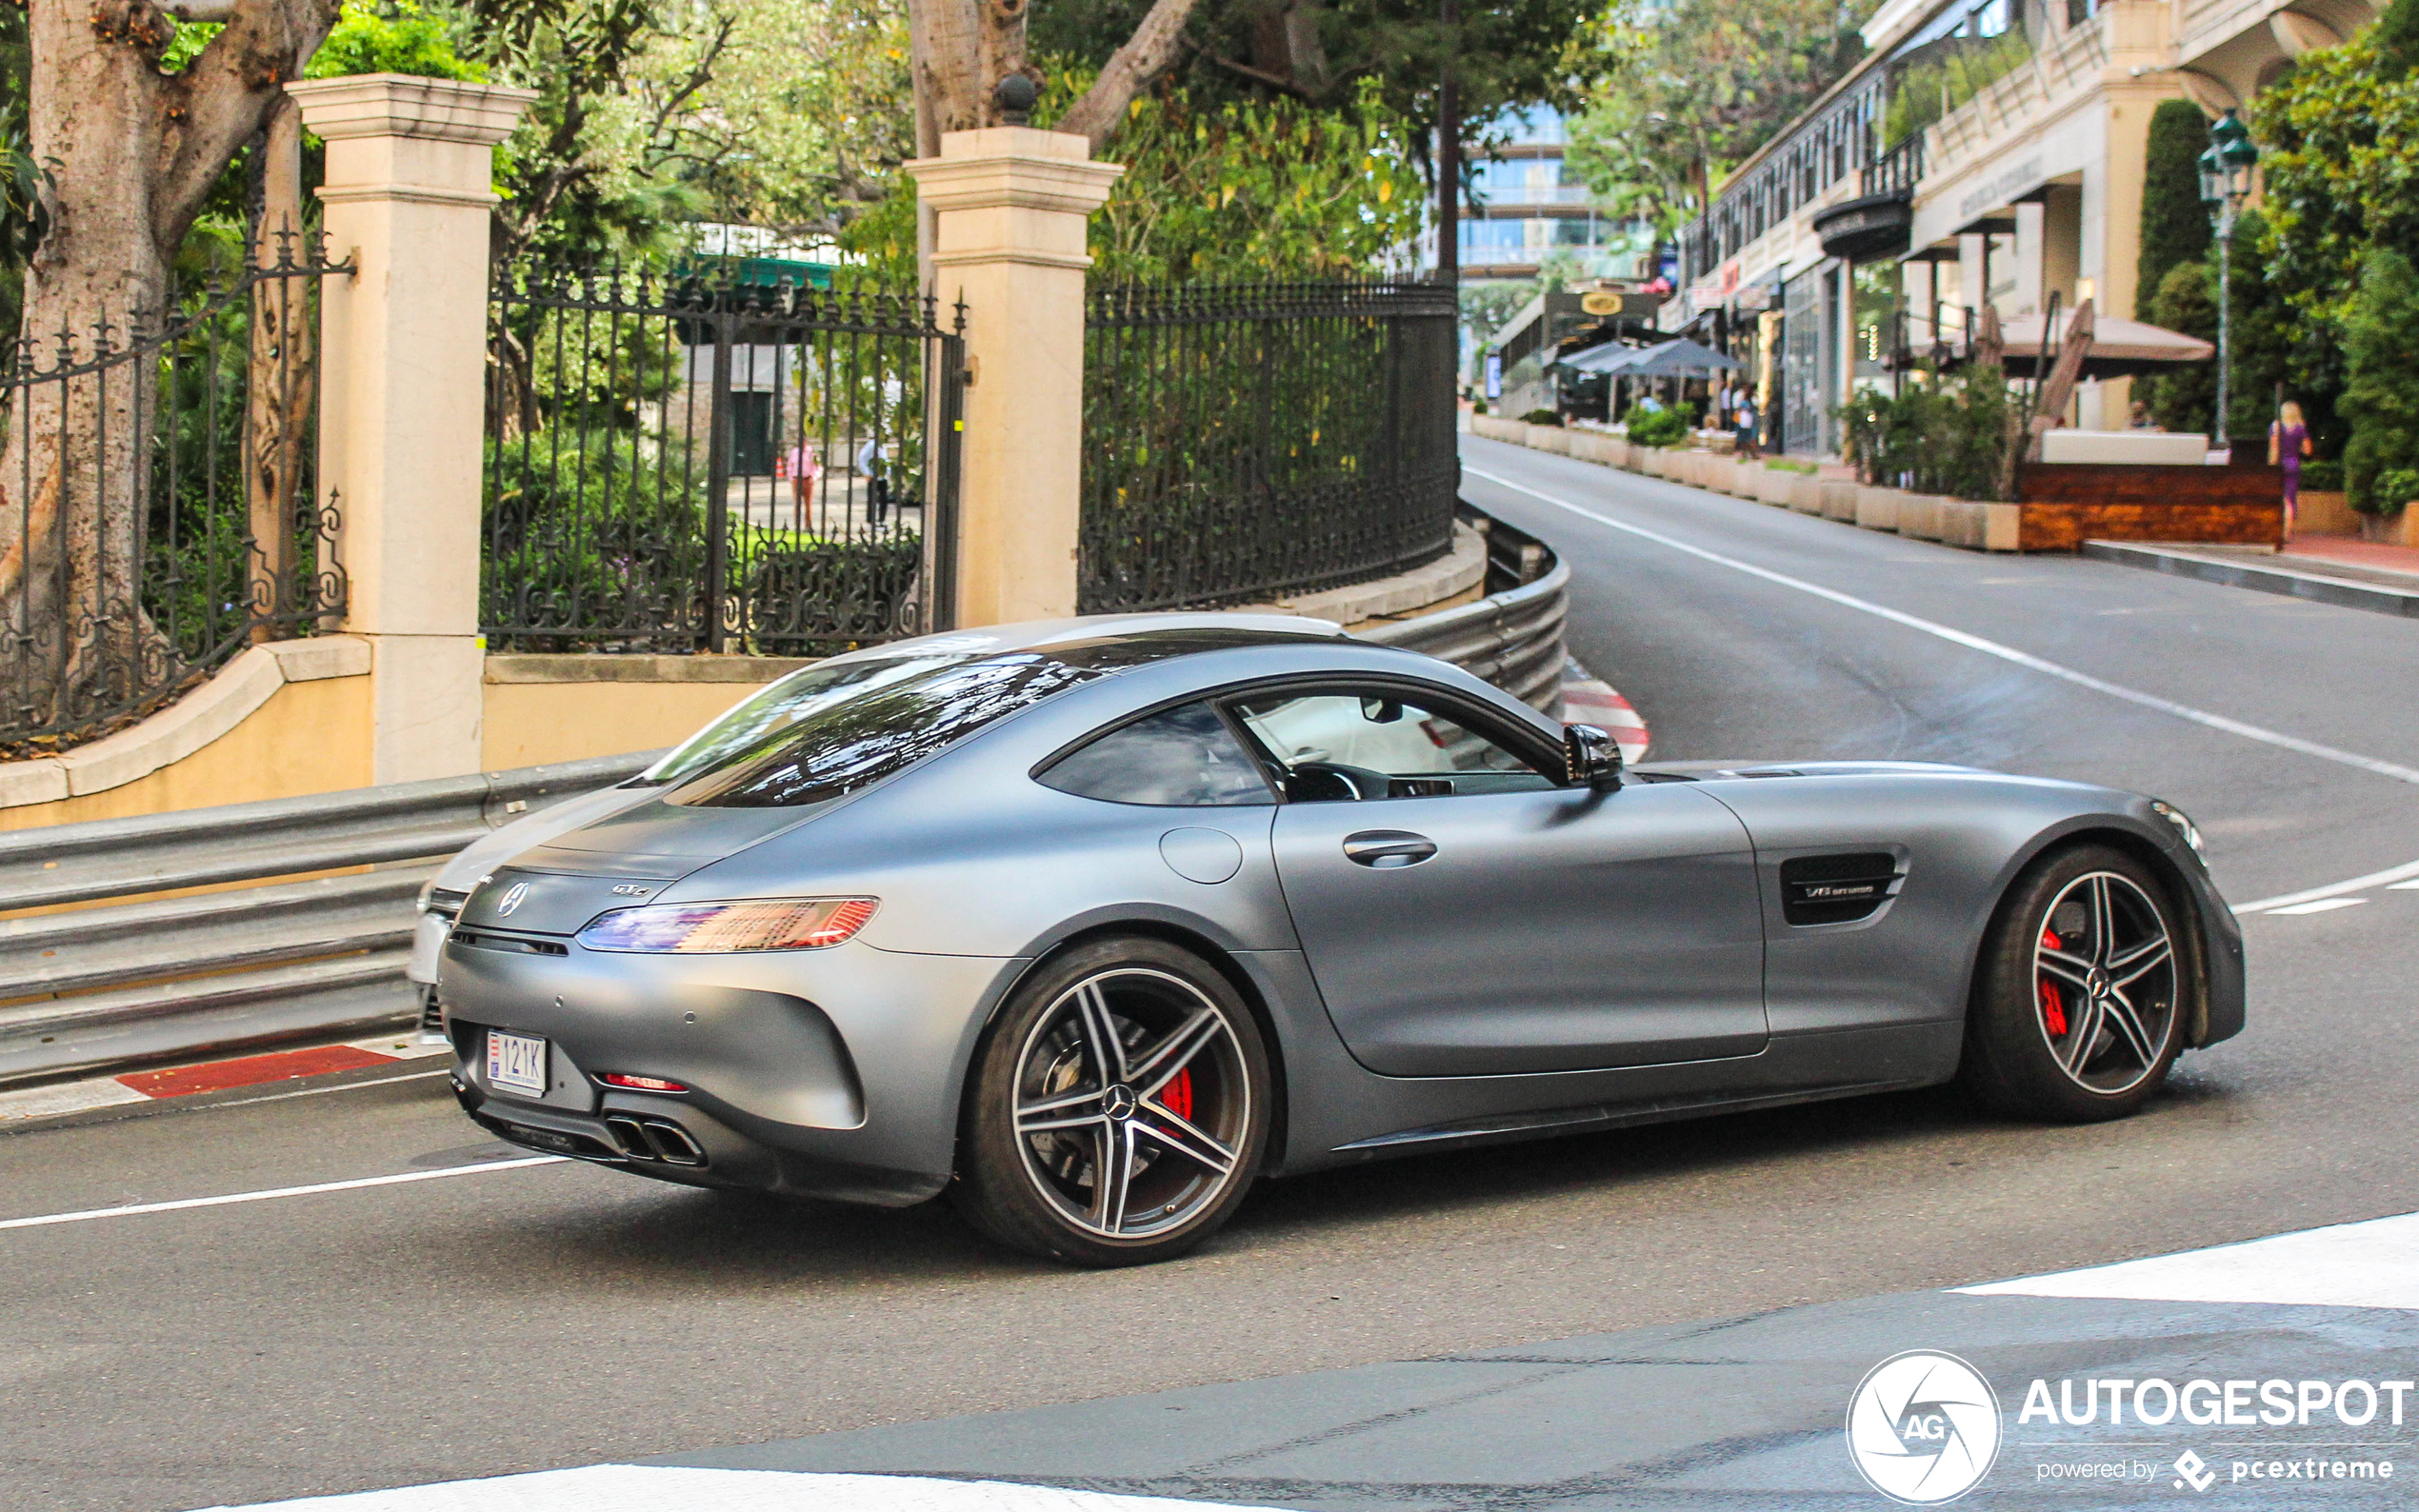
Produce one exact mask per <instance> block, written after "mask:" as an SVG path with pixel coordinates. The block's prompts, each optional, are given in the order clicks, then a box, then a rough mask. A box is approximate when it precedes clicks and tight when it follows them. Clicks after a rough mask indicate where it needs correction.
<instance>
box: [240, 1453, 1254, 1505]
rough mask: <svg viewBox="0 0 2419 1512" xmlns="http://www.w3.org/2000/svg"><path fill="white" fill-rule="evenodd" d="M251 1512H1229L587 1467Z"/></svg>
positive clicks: (909, 1484) (967, 1486)
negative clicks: (709, 1511)
mask: <svg viewBox="0 0 2419 1512" xmlns="http://www.w3.org/2000/svg"><path fill="white" fill-rule="evenodd" d="M251 1504H252V1505H254V1506H256V1507H280V1508H287V1509H290V1512H322V1509H324V1512H698V1509H701V1508H711V1509H713V1512H1218V1509H1222V1508H1229V1507H1231V1505H1232V1503H1229V1502H1190V1501H1187V1502H1174V1501H1170V1500H1168V1499H1167V1498H1165V1497H1155V1496H1123V1495H1118V1494H1115V1493H1111V1492H1105V1491H1062V1490H1059V1489H1058V1488H1057V1487H1055V1486H1047V1485H1017V1484H1014V1483H1012V1482H1005V1481H940V1480H934V1479H931V1478H930V1477H926V1476H911V1475H825V1474H817V1473H813V1472H810V1471H802V1470H708V1469H690V1468H686V1467H680V1466H673V1465H644V1464H591V1465H589V1466H587V1467H586V1468H584V1469H578V1470H542V1471H539V1472H538V1473H536V1474H534V1475H506V1476H497V1477H495V1478H493V1479H491V1480H486V1481H451V1482H443V1483H441V1484H437V1485H415V1486H405V1487H403V1488H401V1489H399V1490H393V1491H360V1492H355V1493H353V1494H352V1495H350V1496H316V1497H309V1498H306V1499H304V1500H302V1501H298V1502H254V1503H251ZM209 1512H232V1509H230V1508H227V1507H213V1508H210V1509H209Z"/></svg>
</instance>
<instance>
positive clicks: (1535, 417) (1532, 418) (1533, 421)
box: [1520, 409, 1562, 426]
mask: <svg viewBox="0 0 2419 1512" xmlns="http://www.w3.org/2000/svg"><path fill="white" fill-rule="evenodd" d="M1520 423H1521V424H1522V425H1525V426H1558V425H1561V424H1562V411H1561V410H1559V409H1531V410H1530V411H1529V413H1527V414H1525V415H1523V416H1521V417H1520Z"/></svg>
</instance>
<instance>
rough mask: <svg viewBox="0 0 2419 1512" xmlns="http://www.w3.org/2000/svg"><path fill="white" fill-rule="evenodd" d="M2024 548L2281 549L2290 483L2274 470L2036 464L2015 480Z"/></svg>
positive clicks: (2042, 549)
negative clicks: (2138, 544) (2124, 544)
mask: <svg viewBox="0 0 2419 1512" xmlns="http://www.w3.org/2000/svg"><path fill="white" fill-rule="evenodd" d="M2017 495H2018V497H2019V498H2020V499H2022V501H2023V504H2024V514H2023V527H2022V538H2021V543H2020V544H2021V548H2022V549H2024V550H2027V551H2072V550H2075V549H2076V548H2078V547H2081V546H2082V545H2083V543H2084V542H2086V541H2179V542H2196V543H2204V544H2209V545H2222V546H2275V545H2277V544H2278V543H2279V542H2280V541H2281V540H2282V539H2283V538H2284V532H2285V503H2284V481H2283V479H2282V478H2280V477H2279V476H2278V474H2277V470H2276V469H2275V468H2210V467H2161V466H2156V465H2152V464H2127V463H2054V464H2052V463H2032V464H2029V465H2028V466H2026V467H2025V468H2023V469H2022V471H2020V472H2019V473H2018V474H2017Z"/></svg>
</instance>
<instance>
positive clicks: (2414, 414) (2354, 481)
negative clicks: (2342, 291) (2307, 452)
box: [2338, 247, 2419, 513]
mask: <svg viewBox="0 0 2419 1512" xmlns="http://www.w3.org/2000/svg"><path fill="white" fill-rule="evenodd" d="M2414 330H2419V269H2412V267H2411V266H2410V258H2409V255H2408V254H2406V253H2405V252H2404V251H2402V250H2401V249H2399V248H2394V247H2378V248H2375V249H2371V250H2370V252H2369V256H2368V258H2367V259H2366V261H2365V265H2364V267H2363V269H2362V273H2361V279H2360V288H2359V290H2358V292H2357V293H2355V294H2354V295H2353V297H2352V300H2351V305H2350V308H2349V311H2348V312H2347V315H2346V318H2345V321H2344V345H2345V353H2344V355H2345V359H2346V367H2347V369H2348V370H2347V374H2346V379H2345V383H2344V393H2343V399H2342V400H2341V402H2340V404H2339V406H2338V408H2339V409H2340V410H2341V411H2342V413H2343V416H2344V418H2345V419H2347V420H2349V421H2350V422H2351V441H2350V443H2349V445H2347V446H2346V447H2345V448H2344V482H2345V484H2346V486H2347V487H2349V490H2350V493H2351V503H2352V507H2354V508H2356V509H2367V510H2369V511H2371V512H2372V513H2383V512H2386V511H2389V510H2392V509H2396V508H2400V507H2402V506H2404V505H2407V504H2411V503H2414V502H2419V342H2413V341H2412V340H2411V332H2412V331H2414Z"/></svg>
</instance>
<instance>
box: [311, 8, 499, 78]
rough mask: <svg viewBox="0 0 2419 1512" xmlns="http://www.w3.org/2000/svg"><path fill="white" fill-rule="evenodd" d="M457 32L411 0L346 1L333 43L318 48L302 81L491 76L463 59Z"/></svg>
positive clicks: (332, 39) (478, 66)
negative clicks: (390, 76)
mask: <svg viewBox="0 0 2419 1512" xmlns="http://www.w3.org/2000/svg"><path fill="white" fill-rule="evenodd" d="M455 40H456V39H455V37H454V33H453V29H452V28H451V27H450V26H449V25H448V24H447V22H446V21H445V19H444V18H443V17H441V16H436V15H431V14H430V13H429V12H428V11H426V10H422V9H421V8H420V7H419V6H417V5H414V4H412V3H411V0H386V3H384V4H377V3H370V0H347V3H346V5H345V9H344V14H343V15H342V16H341V17H339V18H338V19H337V22H336V25H335V29H334V30H331V31H330V32H329V33H328V40H327V41H325V42H323V43H321V44H320V45H319V50H318V51H317V52H315V53H313V54H312V55H311V59H310V64H309V66H307V67H306V68H305V69H304V70H303V76H304V77H306V78H311V79H333V78H341V77H343V76H344V75H346V74H349V73H409V74H411V75H413V76H414V77H417V78H423V79H466V80H470V81H471V82H473V83H475V82H478V81H481V80H484V79H485V78H486V77H487V70H486V69H485V68H483V67H481V66H480V65H479V64H477V63H475V62H472V61H471V60H470V59H469V58H466V57H464V56H462V54H461V52H460V51H459V50H457V49H456V45H455Z"/></svg>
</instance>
